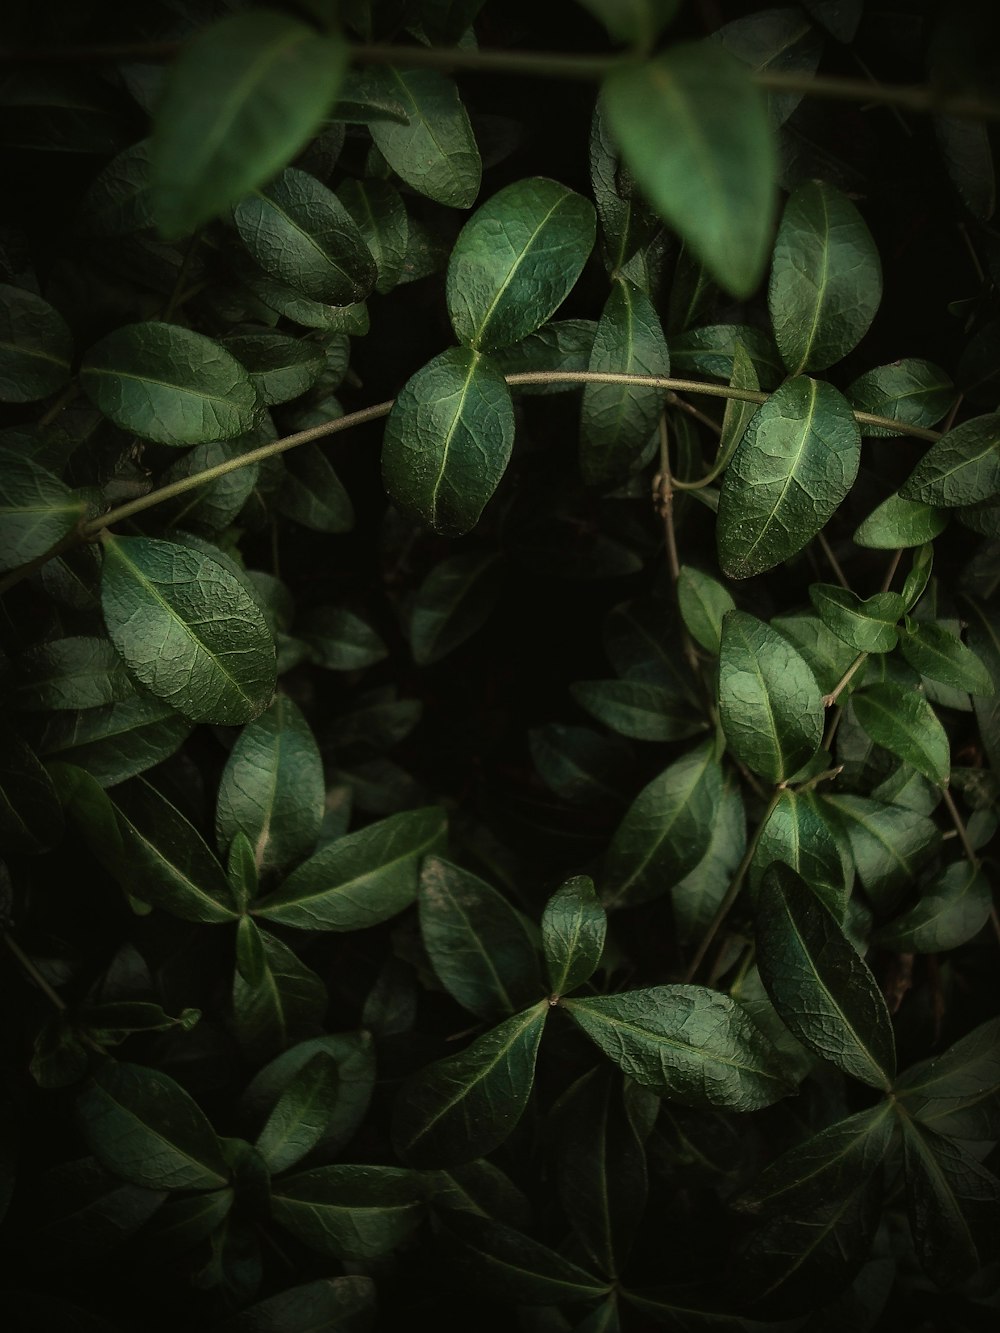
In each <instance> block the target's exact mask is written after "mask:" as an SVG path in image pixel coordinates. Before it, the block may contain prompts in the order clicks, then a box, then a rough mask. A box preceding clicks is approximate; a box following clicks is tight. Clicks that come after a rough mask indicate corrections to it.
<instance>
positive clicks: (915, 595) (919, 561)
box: [902, 543, 934, 611]
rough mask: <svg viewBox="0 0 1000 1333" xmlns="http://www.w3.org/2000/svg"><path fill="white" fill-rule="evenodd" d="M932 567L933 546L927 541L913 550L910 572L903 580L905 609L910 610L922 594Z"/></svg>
mask: <svg viewBox="0 0 1000 1333" xmlns="http://www.w3.org/2000/svg"><path fill="white" fill-rule="evenodd" d="M933 567H934V547H933V546H932V545H930V544H929V543H927V544H925V545H923V546H920V547H918V548H917V550H915V551H914V552H913V563H912V565H911V567H910V572H909V573H908V574H907V576H906V578H905V580H904V581H903V593H902V597H903V605H904V606H905V607H906V610H907V611H912V610H913V608H914V607H915V606H916V604H917V602H919V601H920V599H921V597H922V596H923V595H924V591H925V590H926V588H927V585H928V583H929V582H930V577H931V570H932V569H933Z"/></svg>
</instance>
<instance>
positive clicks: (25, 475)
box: [0, 449, 85, 572]
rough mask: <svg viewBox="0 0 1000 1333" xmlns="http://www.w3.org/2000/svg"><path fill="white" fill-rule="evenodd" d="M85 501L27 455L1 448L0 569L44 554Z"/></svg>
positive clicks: (75, 519)
mask: <svg viewBox="0 0 1000 1333" xmlns="http://www.w3.org/2000/svg"><path fill="white" fill-rule="evenodd" d="M84 510H85V504H84V501H83V500H82V499H81V498H80V497H79V496H77V495H74V493H73V492H72V491H71V490H70V488H69V487H68V486H66V485H65V484H64V483H63V482H61V481H60V480H59V478H58V477H54V476H53V475H52V473H51V472H47V471H46V470H45V468H41V467H38V465H37V464H36V463H33V462H32V461H31V459H29V458H23V457H21V456H20V455H17V454H13V453H11V452H10V451H9V450H8V449H0V572H3V571H5V570H8V569H16V568H17V567H18V565H26V564H27V563H28V561H29V560H34V559H35V558H36V556H40V555H44V554H45V552H46V551H48V550H49V548H50V547H52V546H55V544H56V542H59V541H62V539H63V538H64V537H65V536H67V535H68V534H69V533H70V532H72V531H73V529H74V527H76V525H77V523H78V522H79V521H80V519H81V518H83V515H84Z"/></svg>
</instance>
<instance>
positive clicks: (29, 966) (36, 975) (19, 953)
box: [4, 932, 68, 1013]
mask: <svg viewBox="0 0 1000 1333" xmlns="http://www.w3.org/2000/svg"><path fill="white" fill-rule="evenodd" d="M4 940H5V941H6V944H7V948H8V949H9V950H10V951H11V953H12V954H13V955H14V957H15V958H16V959H17V961H18V962H19V963H20V964H21V966H22V967H23V968H24V970H25V972H27V974H28V976H29V977H30V978H31V979H32V981H33V982H34V983H35V985H36V986H37V987H38V989H39V990H40V991H41V992H42V994H43V995H44V996H45V997H46V999H48V1000H51V1002H52V1003H53V1004H54V1005H55V1007H56V1008H57V1009H58V1010H59V1011H60V1013H65V1012H66V1009H67V1007H68V1006H67V1004H66V1001H65V1000H64V999H63V998H62V997H61V996H60V995H57V994H56V992H55V991H54V990H53V989H52V987H51V986H50V985H49V983H48V982H47V981H46V980H45V978H44V977H43V976H42V974H41V972H39V970H38V968H37V967H36V966H35V964H34V963H33V962H32V961H31V959H30V958H29V957H28V955H27V954H26V953H25V952H24V950H23V949H22V948H21V946H20V945H19V944H18V943H17V941H16V940H15V939H14V936H13V935H11V934H10V933H9V932H6V933H5V934H4Z"/></svg>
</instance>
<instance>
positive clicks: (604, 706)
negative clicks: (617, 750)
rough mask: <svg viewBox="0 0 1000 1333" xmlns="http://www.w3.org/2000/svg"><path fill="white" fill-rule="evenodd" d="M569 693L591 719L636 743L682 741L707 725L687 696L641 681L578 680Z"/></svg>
mask: <svg viewBox="0 0 1000 1333" xmlns="http://www.w3.org/2000/svg"><path fill="white" fill-rule="evenodd" d="M570 693H571V694H572V696H573V698H574V699H575V700H576V702H577V703H578V704H579V705H580V707H581V708H583V709H584V710H585V711H586V712H588V713H589V714H590V715H591V717H596V718H597V720H598V721H599V722H603V723H604V724H605V726H608V727H610V728H611V730H612V731H617V732H618V733H619V735H621V736H630V737H631V738H632V739H633V740H637V741H678V740H684V739H685V737H687V736H694V735H697V733H698V732H699V731H704V730H705V729H706V727H707V725H708V724H707V722H706V720H705V718H704V717H702V716H700V715H699V713H698V710H697V709H695V708H692V706H691V702H690V700H689V699H688V698H687V697H686V696H684V695H680V694H675V693H674V692H673V691H672V690H670V689H667V688H666V687H665V686H663V685H652V684H648V683H647V682H646V681H642V680H577V681H574V682H573V684H572V685H571V686H570Z"/></svg>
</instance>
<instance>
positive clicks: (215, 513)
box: [158, 428, 274, 535]
mask: <svg viewBox="0 0 1000 1333" xmlns="http://www.w3.org/2000/svg"><path fill="white" fill-rule="evenodd" d="M273 438H274V434H273V431H272V430H271V429H269V428H265V430H260V429H258V430H255V431H253V432H252V433H251V435H249V436H247V437H245V438H244V439H242V440H219V441H217V442H216V443H214V444H196V445H195V447H194V448H193V449H189V450H188V451H187V452H186V453H185V454H183V455H182V456H181V457H180V458H178V459H177V461H176V462H175V463H172V464H171V466H170V467H169V468H167V470H166V472H164V473H163V474H162V475H161V476H160V477H159V478H158V484H161V485H164V486H168V485H171V484H172V483H173V482H175V481H180V480H182V479H186V478H187V477H190V476H194V475H196V474H197V473H199V472H204V471H205V470H206V469H207V468H214V467H218V466H219V465H220V464H224V463H231V462H232V461H233V460H234V459H237V458H241V457H242V456H243V454H245V453H246V452H247V450H248V449H249V448H251V447H252V446H254V445H257V444H264V443H265V442H267V443H269V442H270V440H272V439H273ZM259 476H260V464H259V463H244V464H243V466H242V467H238V468H234V469H233V471H231V472H225V473H223V475H222V476H221V477H216V478H214V480H212V481H208V482H202V483H201V484H200V485H199V486H197V487H195V488H194V489H192V490H190V491H188V492H187V493H186V494H184V495H181V496H177V497H176V498H175V499H173V500H167V501H166V502H165V503H164V504H163V508H162V509H161V513H162V514H163V516H164V518H167V516H168V515H169V519H168V522H169V525H170V526H172V527H174V528H177V527H181V528H186V529H188V530H189V531H194V532H206V533H208V534H209V535H211V534H212V533H216V532H221V531H222V530H223V529H224V528H228V527H229V525H230V524H231V523H232V522H233V521H234V520H235V519H236V517H237V516H238V515H239V513H240V511H241V510H242V509H243V506H244V505H245V504H246V503H247V501H248V500H249V499H250V497H251V495H252V494H253V492H254V488H255V487H256V486H257V482H258V478H259Z"/></svg>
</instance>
